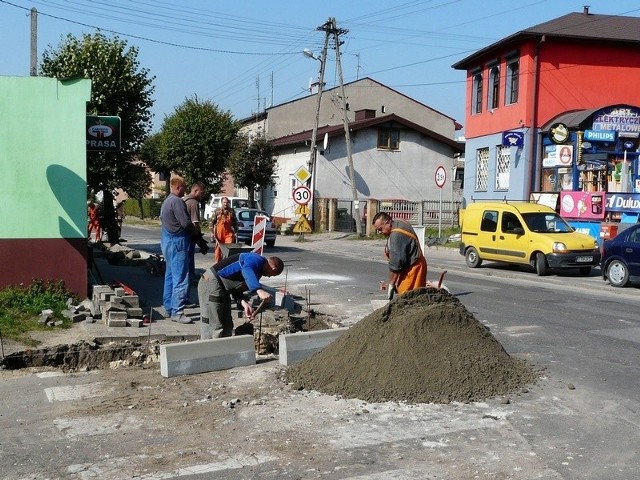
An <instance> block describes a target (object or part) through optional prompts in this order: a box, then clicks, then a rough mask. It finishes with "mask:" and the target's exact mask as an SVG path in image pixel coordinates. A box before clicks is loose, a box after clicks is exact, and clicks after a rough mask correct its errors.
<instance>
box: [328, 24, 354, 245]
mask: <svg viewBox="0 0 640 480" xmlns="http://www.w3.org/2000/svg"><path fill="white" fill-rule="evenodd" d="M331 23H332V27H333V32H334V35H333V38H334V41H335V49H336V65H337V68H338V79H339V82H340V95H341V96H342V123H343V124H344V139H345V142H346V144H347V161H348V162H349V181H350V183H351V195H352V197H353V217H354V219H355V221H356V233H357V234H358V236H359V237H361V236H362V221H361V217H360V201H359V200H358V189H357V188H356V172H355V169H354V168H353V156H352V155H351V134H350V133H349V117H348V115H347V96H346V95H345V92H344V81H343V77H342V62H341V61H340V44H341V42H340V38H339V36H340V34H343V33H347V30H344V29H342V28H340V29H339V28H337V27H336V19H335V18H332V19H331Z"/></svg>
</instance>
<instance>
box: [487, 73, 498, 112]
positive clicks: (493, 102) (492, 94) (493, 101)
mask: <svg viewBox="0 0 640 480" xmlns="http://www.w3.org/2000/svg"><path fill="white" fill-rule="evenodd" d="M499 99H500V68H499V67H498V66H495V67H492V68H491V70H490V72H489V92H488V97H487V109H489V110H493V109H494V108H498V101H499Z"/></svg>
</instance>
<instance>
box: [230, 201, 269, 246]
mask: <svg viewBox="0 0 640 480" xmlns="http://www.w3.org/2000/svg"><path fill="white" fill-rule="evenodd" d="M235 213H236V220H237V221H238V230H237V231H236V238H237V241H238V243H241V242H244V243H246V244H248V245H251V244H252V237H253V224H254V219H255V218H256V216H257V215H262V216H264V217H267V220H266V222H267V228H266V231H265V235H264V243H265V245H266V246H267V247H273V246H274V245H275V244H276V224H275V223H273V221H272V220H271V216H270V215H269V214H268V213H267V212H265V211H264V210H258V209H257V208H237V209H235Z"/></svg>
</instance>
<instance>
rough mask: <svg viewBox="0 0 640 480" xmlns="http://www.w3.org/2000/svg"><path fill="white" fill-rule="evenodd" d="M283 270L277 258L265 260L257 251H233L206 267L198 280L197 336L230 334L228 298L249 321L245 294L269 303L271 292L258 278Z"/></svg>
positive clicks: (229, 303) (223, 335)
mask: <svg viewBox="0 0 640 480" xmlns="http://www.w3.org/2000/svg"><path fill="white" fill-rule="evenodd" d="M282 270H284V263H283V262H282V260H281V259H280V258H278V257H269V258H268V259H267V258H265V257H263V256H262V255H258V254H257V253H253V252H250V253H237V254H235V255H231V256H229V257H227V258H224V259H222V260H221V261H220V262H218V263H216V264H215V265H213V266H212V267H211V268H209V269H208V270H206V271H205V272H204V274H203V275H202V278H201V279H200V281H199V282H198V301H199V302H200V322H201V323H200V339H201V340H208V339H211V338H221V337H230V336H231V335H232V333H233V319H232V318H231V298H230V295H231V297H233V299H234V300H236V301H240V302H241V304H242V308H243V309H244V314H245V316H246V318H247V319H248V320H249V321H252V320H253V308H252V307H251V305H250V304H249V302H248V301H247V300H248V298H245V294H249V295H250V294H253V293H256V294H257V295H258V297H260V300H265V301H267V302H268V303H269V302H271V300H272V298H271V294H269V292H267V291H266V290H265V289H264V288H263V287H262V285H261V284H260V278H262V277H263V276H264V277H275V276H276V275H280V274H281V273H282Z"/></svg>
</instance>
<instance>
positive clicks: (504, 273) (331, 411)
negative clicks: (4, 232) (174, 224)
mask: <svg viewBox="0 0 640 480" xmlns="http://www.w3.org/2000/svg"><path fill="white" fill-rule="evenodd" d="M136 230H138V229H136ZM139 230H140V231H139V232H137V233H136V234H135V235H134V234H133V233H132V231H130V230H128V229H125V234H124V235H125V236H126V237H127V238H128V239H129V241H128V244H130V245H132V246H136V248H141V249H142V248H143V246H147V249H152V248H156V247H155V246H157V238H158V233H157V231H154V230H153V229H146V228H143V229H139ZM382 245H383V241H381V240H374V241H370V240H348V239H340V238H336V236H335V235H319V236H315V235H314V236H310V238H308V239H307V241H305V242H296V241H295V239H294V238H292V237H278V240H277V241H276V247H275V248H274V249H268V250H267V251H266V252H265V254H266V255H270V254H275V255H279V256H281V257H282V258H283V260H284V261H285V263H286V265H287V270H286V275H285V276H284V277H283V276H280V277H276V278H273V279H270V281H273V282H274V283H273V286H276V287H281V286H284V285H285V284H286V286H287V289H288V290H290V291H292V292H293V293H295V294H296V295H304V294H305V293H308V292H310V297H311V302H312V304H313V307H314V308H317V309H318V310H319V311H324V312H327V313H330V314H331V315H335V317H336V319H337V320H339V321H340V322H342V323H343V324H349V323H350V322H354V321H357V320H358V319H359V318H362V316H363V315H366V314H367V313H369V312H370V311H371V309H372V306H371V301H372V300H382V299H384V298H385V296H384V292H380V290H379V288H378V285H379V281H380V280H385V279H386V275H387V274H386V265H385V262H384V260H383V258H382ZM426 254H427V259H428V263H429V275H428V277H429V279H431V280H436V279H437V276H438V274H439V273H440V272H441V271H443V270H447V274H446V276H445V283H446V285H447V286H448V288H449V289H450V291H451V293H452V294H454V295H456V296H457V297H458V298H459V299H460V301H461V302H462V303H463V304H464V305H465V306H466V307H467V309H468V310H469V311H471V312H472V313H473V314H474V316H475V317H476V318H477V319H478V320H480V321H481V322H482V323H484V324H485V325H487V326H489V327H490V328H491V331H492V333H493V334H494V336H495V337H496V338H497V339H498V340H499V341H500V342H501V343H502V345H503V346H504V348H505V350H506V351H507V352H508V353H510V354H511V355H516V356H519V357H522V358H526V359H527V360H529V361H530V362H532V363H533V364H535V365H537V366H538V367H541V368H544V377H543V378H542V379H541V380H540V381H539V382H538V383H537V384H536V385H534V386H532V387H531V388H530V389H529V391H528V392H525V393H522V394H519V395H516V396H514V397H513V398H512V399H511V400H512V401H511V403H510V404H503V403H501V402H500V399H493V400H488V401H487V402H479V403H476V404H470V405H460V404H455V405H454V404H452V405H449V406H442V405H420V406H416V407H409V406H403V405H395V404H381V405H365V407H366V411H367V414H366V415H367V417H366V420H364V419H363V414H362V413H361V410H362V406H361V404H358V403H357V402H355V403H354V402H353V401H348V400H341V399H334V398H327V397H326V396H322V395H320V396H315V395H301V394H299V393H295V392H294V393H292V394H287V395H284V396H282V398H280V397H279V396H278V394H276V393H275V391H273V390H272V391H271V392H270V393H268V394H265V397H264V398H266V399H267V400H266V402H267V405H266V406H265V408H264V409H263V410H260V412H259V413H258V412H257V410H258V409H259V408H258V406H254V407H253V409H254V414H253V416H251V414H250V407H246V409H245V410H243V412H244V413H243V415H244V417H242V416H238V417H234V419H233V420H230V419H227V420H224V421H225V422H226V423H229V422H231V425H232V426H233V429H234V430H236V429H242V428H243V425H244V428H246V429H247V430H246V431H247V432H253V433H245V435H247V436H246V440H245V441H244V443H235V442H234V441H233V440H231V439H230V438H229V439H227V438H226V437H217V440H216V441H215V442H213V443H212V447H213V450H214V452H217V453H215V454H214V455H213V456H212V460H211V463H209V464H202V463H197V462H195V463H194V465H193V468H191V469H186V470H185V469H184V468H182V469H178V468H176V467H175V464H174V463H170V462H168V458H169V456H170V455H169V453H167V452H166V451H164V460H163V461H162V462H161V464H159V465H157V466H156V467H155V470H153V471H152V472H147V473H140V474H139V475H138V476H139V477H140V478H176V477H185V476H186V477H187V478H194V479H195V478H197V479H205V478H234V479H235V478H237V479H240V478H330V479H359V480H360V479H376V480H382V479H387V478H397V479H404V478H410V479H414V478H415V479H418V478H439V479H440V478H441V479H467V478H468V479H472V478H474V479H475V478H479V479H534V478H544V479H576V480H577V479H608V480H609V479H611V480H629V479H634V478H637V476H638V474H637V472H638V471H640V450H639V449H638V446H637V435H638V433H637V432H638V425H640V413H639V412H640V381H639V380H638V379H639V378H640V375H639V374H640V368H639V366H638V363H639V360H640V318H639V317H640V316H639V315H638V311H639V309H640V295H639V291H638V288H637V287H632V288H627V289H615V288H613V287H610V286H609V285H608V284H606V283H605V282H603V280H602V278H601V277H600V276H599V272H598V271H597V270H595V271H594V272H593V273H592V275H591V276H589V277H580V276H578V275H577V273H575V272H571V273H561V274H552V275H550V276H546V277H537V276H536V275H535V273H533V272H532V271H528V270H526V269H525V270H520V269H512V268H508V267H501V266H496V265H491V264H486V265H483V267H482V268H480V269H475V270H470V269H468V268H467V267H466V265H465V264H464V259H463V258H462V256H460V255H459V254H458V253H457V252H456V251H452V250H449V249H441V248H439V249H428V250H427V252H426ZM209 261H210V255H209V256H208V257H207V258H204V257H202V258H200V257H198V264H197V266H199V267H200V268H204V267H205V266H208V264H207V262H209ZM272 368H274V367H273V366H272V365H270V364H269V363H265V364H262V365H258V366H257V367H256V369H257V370H251V369H249V370H244V371H234V372H231V373H229V375H230V376H228V377H226V379H225V381H226V382H229V383H231V384H234V383H238V382H240V380H239V379H242V378H244V376H243V375H248V373H247V372H253V373H254V374H257V373H258V371H259V372H260V374H263V373H264V374H265V375H271V373H269V372H270V371H271V369H272ZM243 372H244V373H243ZM265 372H266V373H265ZM105 377H106V374H105V373H103V372H89V373H78V374H73V375H62V376H43V375H40V376H36V375H20V376H6V375H3V376H2V377H0V402H1V404H2V405H3V408H2V411H1V413H0V472H2V474H1V476H2V478H18V479H24V478H34V479H35V478H73V479H75V478H79V479H88V478H104V479H121V478H131V476H132V475H131V472H132V471H135V470H134V469H133V467H132V465H133V464H136V462H138V463H140V462H141V461H142V459H141V458H139V457H137V458H135V459H134V458H133V453H134V452H127V448H126V447H125V446H126V443H123V442H127V441H129V442H132V443H131V445H135V450H136V451H137V452H139V451H140V449H143V448H144V449H145V451H149V449H150V448H151V447H153V446H157V445H158V444H160V443H162V441H161V439H162V440H164V439H166V438H165V437H166V436H167V434H168V432H164V433H163V436H158V437H154V436H153V435H151V434H149V431H148V430H149V422H150V420H149V419H148V418H146V419H145V418H144V417H143V414H142V413H138V415H136V409H133V410H131V409H130V408H131V407H129V408H127V407H126V406H123V407H122V409H121V411H119V412H116V413H117V414H118V415H119V417H117V418H115V419H112V420H111V423H110V424H107V425H103V423H102V422H103V421H105V420H104V419H103V418H101V417H97V416H96V417H92V416H88V417H87V418H86V421H83V423H82V424H81V425H82V427H79V426H78V425H77V424H72V423H69V422H68V421H65V420H64V418H65V415H68V414H69V412H72V411H73V409H74V408H80V409H81V407H80V406H79V405H80V404H81V402H82V394H83V392H84V395H85V396H87V398H88V397H89V396H90V395H93V394H95V395H99V394H100V388H96V387H86V385H98V384H100V382H102V383H105V384H108V381H107V379H106V378H105ZM195 377H203V376H195ZM203 378H204V377H203ZM215 378H218V377H215ZM252 378H253V380H252V381H255V377H252ZM218 381H220V382H222V380H218ZM174 383H177V382H174ZM83 386H84V387H83ZM65 388H66V389H67V390H64V389H65ZM163 388H171V386H170V385H165V386H164V387H163ZM56 389H58V390H56ZM83 389H84V390H83ZM78 391H80V394H78ZM55 392H59V393H58V395H59V397H60V398H56V393H55ZM62 392H68V394H69V392H75V393H71V394H70V395H71V397H72V398H69V399H65V398H62V396H63V393H62ZM74 395H75V396H74ZM276 397H277V398H276ZM74 403H75V404H76V405H75V406H73V405H74ZM358 409H360V410H358ZM81 410H82V409H81ZM291 415H293V416H291ZM76 417H77V415H76ZM269 418H271V420H270V421H269ZM219 420H221V419H219V418H218V417H215V416H214V417H213V418H212V419H211V421H212V422H216V421H219ZM128 422H129V424H130V426H127V425H128ZM136 422H138V423H136ZM234 422H235V423H234ZM261 422H269V423H267V425H269V426H268V427H265V426H264V424H263V423H261ZM363 422H364V423H363ZM114 424H115V426H114ZM284 424H287V426H288V428H290V429H291V431H289V432H287V433H286V434H285V435H287V437H286V438H282V439H281V438H280V437H279V435H278V434H277V433H273V432H272V434H271V436H265V437H261V438H260V441H259V442H258V440H257V439H256V438H254V437H253V435H258V433H256V432H255V431H256V430H260V429H261V428H263V429H268V430H274V431H275V432H277V431H278V427H277V425H284ZM220 428H223V427H222V426H220ZM296 432H297V433H298V435H299V436H298V437H296V436H295V434H296ZM171 433H172V442H175V443H176V444H177V445H179V444H180V442H183V441H184V439H182V437H181V436H180V434H179V433H178V432H171ZM125 434H126V436H125ZM158 435H160V434H158ZM289 436H291V438H289ZM127 439H128V440H127ZM294 439H296V440H294ZM253 442H258V443H259V444H260V449H259V451H260V452H264V451H267V450H268V454H262V453H261V454H257V453H256V454H254V456H253V457H252V458H251V459H247V458H244V457H241V456H240V454H239V453H238V454H237V456H235V457H233V458H232V460H233V461H229V460H226V461H221V460H220V457H221V452H223V451H226V449H227V448H228V449H235V450H236V451H237V452H244V451H245V450H246V445H254V443H253ZM292 442H293V443H292ZM296 442H304V444H305V447H304V448H305V449H306V451H307V452H308V453H309V454H310V455H301V454H299V452H297V451H296V454H295V455H293V454H292V455H287V452H289V451H291V452H293V451H295V443H296ZM243 445H244V446H243ZM287 445H288V446H287ZM327 450H328V451H329V452H330V455H328V456H327V458H332V461H329V460H326V459H325V457H324V456H323V453H322V452H324V451H327ZM252 451H253V450H252ZM314 452H315V454H316V455H315V457H316V458H315V459H313V454H314ZM322 459H325V460H324V462H323V460H322ZM176 461H177V460H176ZM183 461H184V459H183Z"/></svg>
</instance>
